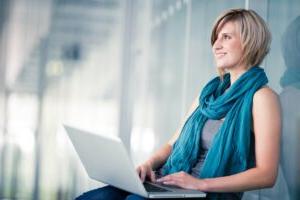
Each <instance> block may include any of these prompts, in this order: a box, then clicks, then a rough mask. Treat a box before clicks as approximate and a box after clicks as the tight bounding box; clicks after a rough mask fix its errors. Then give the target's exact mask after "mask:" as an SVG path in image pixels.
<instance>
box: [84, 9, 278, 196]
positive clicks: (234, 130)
mask: <svg viewBox="0 0 300 200" xmlns="http://www.w3.org/2000/svg"><path fill="white" fill-rule="evenodd" d="M270 41H271V35H270V32H269V30H268V28H267V26H266V24H265V22H264V21H263V19H262V18H261V17H260V16H259V15H257V14H256V13H255V12H254V11H252V10H244V9H232V10H229V11H227V12H225V13H224V14H222V15H221V16H220V17H219V18H218V19H217V21H216V23H215V25H214V28H213V30H212V34H211V44H212V49H213V54H214V57H215V61H216V65H217V70H218V71H219V75H220V76H219V77H216V78H214V79H212V80H211V81H210V82H209V83H208V84H207V85H206V86H205V87H204V88H203V91H202V92H201V94H200V97H199V98H196V100H195V102H194V103H193V105H192V106H191V109H190V112H189V114H188V116H189V117H188V118H187V120H186V122H185V124H184V126H183V127H182V128H180V129H179V130H178V131H177V132H176V133H175V134H174V137H173V138H172V139H171V140H170V141H169V142H168V143H167V144H166V145H165V146H164V147H162V148H161V149H160V150H158V151H157V152H156V153H155V154H154V155H153V156H152V157H150V158H149V159H148V160H147V161H146V162H145V163H143V164H142V165H140V166H139V167H138V168H137V172H138V174H139V176H140V177H141V179H142V180H143V181H144V180H145V179H146V178H149V179H150V180H151V181H157V182H160V183H163V184H167V185H174V186H179V187H182V188H187V189H195V190H201V191H206V192H208V197H207V198H209V199H224V198H226V199H241V197H242V192H243V191H246V190H252V189H258V188H265V187H272V186H273V185H274V183H275V181H276V177H277V167H278V159H279V144H280V129H281V127H280V126H281V117H280V106H279V102H278V97H277V95H276V94H275V93H274V92H273V91H272V90H271V89H270V88H269V87H268V86H266V84H267V82H268V80H267V77H266V74H265V73H264V70H263V69H262V68H260V67H259V66H258V65H259V64H260V63H261V62H262V61H263V59H264V57H265V55H266V54H267V53H268V51H269V46H270ZM154 170H157V171H158V172H159V173H160V175H161V176H162V177H161V178H158V179H156V177H155V175H154ZM89 194H90V195H91V196H93V195H92V194H94V197H96V196H97V195H98V196H97V197H99V199H101V198H100V196H102V198H103V197H105V195H108V196H106V199H127V200H128V199H130V200H133V199H144V198H143V197H139V196H137V195H134V194H128V193H127V192H123V191H120V190H118V189H116V188H113V187H111V186H108V187H105V188H101V189H98V190H94V191H92V192H88V193H86V194H85V196H86V197H88V195H89ZM103 195H104V196H103ZM82 198H83V199H84V195H83V196H82ZM79 199H80V198H79ZM86 199H89V198H86ZM91 199H92V198H91ZM95 199H96V198H95Z"/></svg>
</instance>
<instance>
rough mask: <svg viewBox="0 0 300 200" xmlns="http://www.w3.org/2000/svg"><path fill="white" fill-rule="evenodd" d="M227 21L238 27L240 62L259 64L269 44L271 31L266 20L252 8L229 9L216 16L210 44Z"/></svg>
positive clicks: (249, 65) (248, 65)
mask: <svg viewBox="0 0 300 200" xmlns="http://www.w3.org/2000/svg"><path fill="white" fill-rule="evenodd" d="M229 21H231V22H235V23H237V25H238V26H239V29H240V37H241V40H242V48H243V56H242V58H241V61H240V62H241V63H243V64H245V65H246V66H247V68H250V67H252V66H256V65H259V64H261V63H262V61H263V59H264V58H265V56H266V55H267V54H268V52H269V50H270V44H271V33H270V31H269V28H268V26H267V24H266V22H265V21H264V20H263V19H262V18H261V17H260V16H259V15H258V14H257V13H256V12H255V11H253V10H246V9H230V10H228V11H226V12H224V13H223V14H221V15H220V16H219V17H218V18H217V21H216V22H215V24H214V26H213V29H212V33H211V45H213V44H214V43H215V41H216V40H217V38H218V34H219V32H220V30H221V28H222V27H223V26H224V24H226V23H227V22H229ZM223 73H224V72H223ZM223 73H222V74H223Z"/></svg>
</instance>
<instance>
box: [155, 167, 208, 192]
mask: <svg viewBox="0 0 300 200" xmlns="http://www.w3.org/2000/svg"><path fill="white" fill-rule="evenodd" d="M156 181H157V182H158V183H162V184H165V185H174V186H178V187H181V188H185V189H191V190H202V191H203V190H204V189H203V188H204V184H205V183H204V181H203V180H201V179H198V178H195V177H193V176H191V175H189V174H188V173H186V172H183V171H181V172H177V173H174V174H170V175H167V176H164V177H162V178H160V179H157V180H156Z"/></svg>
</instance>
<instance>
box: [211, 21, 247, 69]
mask: <svg viewBox="0 0 300 200" xmlns="http://www.w3.org/2000/svg"><path fill="white" fill-rule="evenodd" d="M242 53H243V50H242V41H241V38H240V34H239V28H238V25H237V24H236V23H235V22H231V21H228V22H226V23H225V24H224V25H223V27H222V28H221V29H220V31H219V33H218V35H217V40H216V41H215V43H214V44H213V54H214V57H215V61H216V65H217V67H218V68H220V69H232V68H234V67H237V66H238V65H239V64H240V60H241V57H242Z"/></svg>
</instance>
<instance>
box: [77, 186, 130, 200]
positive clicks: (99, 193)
mask: <svg viewBox="0 0 300 200" xmlns="http://www.w3.org/2000/svg"><path fill="white" fill-rule="evenodd" d="M128 194H129V193H128V192H125V191H123V190H120V189H118V188H115V187H113V186H105V187H102V188H98V189H94V190H91V191H88V192H85V193H83V194H82V195H80V196H79V197H77V198H76V200H107V199H113V200H123V199H125V198H126V196H127V195H128Z"/></svg>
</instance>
